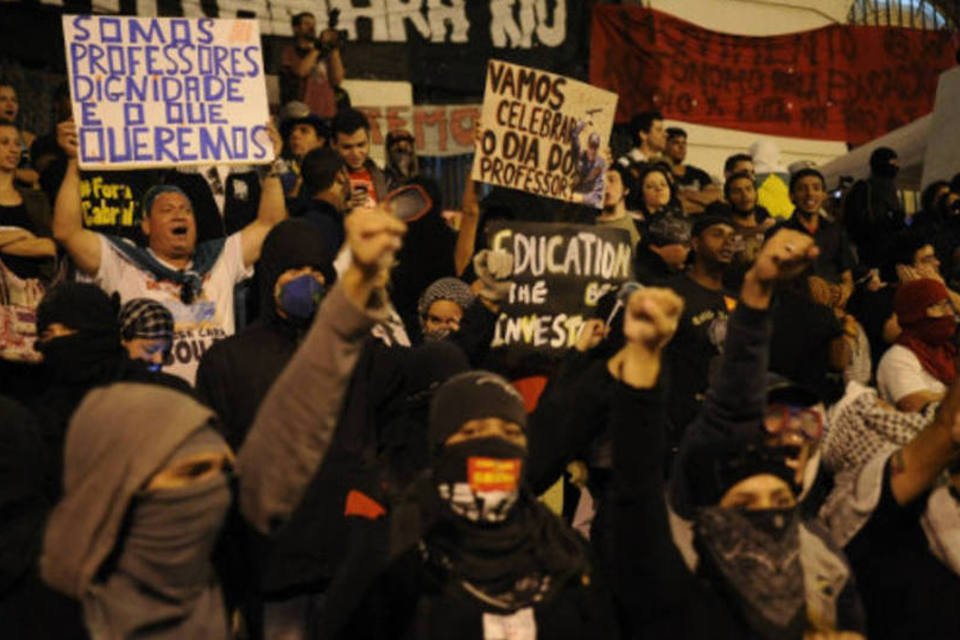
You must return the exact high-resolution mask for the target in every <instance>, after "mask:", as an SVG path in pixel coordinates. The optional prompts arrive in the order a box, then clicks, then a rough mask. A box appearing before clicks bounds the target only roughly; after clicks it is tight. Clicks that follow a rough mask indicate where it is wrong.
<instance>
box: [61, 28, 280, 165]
mask: <svg viewBox="0 0 960 640" xmlns="http://www.w3.org/2000/svg"><path fill="white" fill-rule="evenodd" d="M63 35H64V44H65V47H66V55H67V67H68V73H69V80H70V97H71V100H72V103H73V118H74V121H75V122H76V123H77V131H78V135H79V146H80V148H79V162H80V167H81V168H82V169H104V168H109V169H120V168H144V167H166V166H172V165H190V164H193V165H200V164H247V163H264V162H269V161H270V160H272V159H273V147H272V145H271V143H270V139H269V136H268V135H267V130H266V122H267V120H268V118H269V112H268V107H267V91H266V84H265V82H264V67H263V55H262V53H261V50H260V32H259V29H258V26H257V22H256V20H213V19H210V18H199V19H195V18H148V17H120V16H86V15H80V16H75V15H71V16H63Z"/></svg>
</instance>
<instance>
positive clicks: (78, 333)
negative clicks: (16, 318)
mask: <svg viewBox="0 0 960 640" xmlns="http://www.w3.org/2000/svg"><path fill="white" fill-rule="evenodd" d="M37 335H38V336H39V338H38V340H37V350H38V351H40V353H41V354H43V363H44V364H43V366H44V368H45V370H46V373H47V380H48V386H47V388H46V389H45V390H44V392H43V393H41V394H40V395H39V396H38V397H37V398H36V401H35V403H34V404H33V405H32V408H33V409H34V411H35V412H36V413H37V417H38V419H39V423H40V429H41V433H42V434H43V438H44V440H45V445H46V448H47V455H48V458H49V466H48V468H47V472H48V494H49V497H50V499H51V500H56V499H57V498H58V497H59V496H60V491H61V485H62V482H61V480H60V478H61V474H62V471H63V469H62V467H63V465H62V455H63V440H64V437H65V434H66V431H67V424H68V423H69V421H70V416H71V415H72V414H73V411H74V410H75V409H76V408H77V405H79V404H80V401H81V400H82V399H83V396H84V395H86V393H87V392H88V391H90V390H91V389H92V388H94V387H97V386H100V385H104V384H109V383H111V382H116V381H120V380H127V381H136V382H146V383H157V384H163V385H167V386H170V387H173V388H175V389H179V390H181V391H185V392H187V393H189V392H190V388H189V387H188V386H187V384H186V383H185V382H182V381H180V380H178V379H175V378H173V377H172V376H169V375H166V374H163V373H154V372H151V371H150V370H149V368H148V366H147V364H146V363H145V362H142V361H139V360H137V361H135V360H131V359H130V358H129V357H128V356H127V352H126V351H125V350H124V348H123V346H122V345H121V343H120V327H119V322H118V320H117V305H116V303H115V300H113V299H111V298H109V297H108V296H107V294H106V293H104V292H103V290H102V289H100V288H98V287H96V286H95V285H91V284H81V283H76V282H66V283H63V284H61V285H59V286H57V287H54V288H53V289H51V290H50V291H49V292H48V293H47V295H46V296H44V298H43V300H42V301H41V302H40V305H39V307H37Z"/></svg>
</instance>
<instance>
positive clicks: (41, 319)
mask: <svg viewBox="0 0 960 640" xmlns="http://www.w3.org/2000/svg"><path fill="white" fill-rule="evenodd" d="M117 311H118V310H117V305H116V304H115V303H114V301H113V300H111V298H110V297H109V296H107V294H106V293H104V292H103V290H102V289H100V287H97V286H96V285H92V284H85V283H79V282H65V283H63V284H60V285H58V286H56V287H54V288H53V289H51V290H50V291H48V292H47V294H46V295H45V296H44V297H43V300H41V301H40V305H39V306H38V307H37V336H38V338H37V342H36V349H37V351H39V352H40V353H42V354H43V362H44V367H45V368H46V370H47V372H48V373H49V375H50V377H51V379H53V380H57V381H59V382H66V383H82V382H89V381H98V380H103V379H107V378H109V377H110V376H111V374H113V373H114V372H115V371H116V369H117V367H118V366H119V365H120V363H121V362H123V361H124V360H125V359H126V354H125V352H124V350H123V346H122V345H121V343H120V324H119V321H118V319H117Z"/></svg>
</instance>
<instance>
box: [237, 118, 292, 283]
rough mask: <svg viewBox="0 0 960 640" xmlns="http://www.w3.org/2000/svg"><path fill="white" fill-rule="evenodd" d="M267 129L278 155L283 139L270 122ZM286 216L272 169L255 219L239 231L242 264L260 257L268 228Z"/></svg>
mask: <svg viewBox="0 0 960 640" xmlns="http://www.w3.org/2000/svg"><path fill="white" fill-rule="evenodd" d="M267 131H268V132H269V134H270V141H271V142H272V143H273V151H274V157H275V158H279V157H280V151H281V150H282V148H283V140H282V139H281V138H280V134H279V133H278V132H277V130H276V128H275V127H274V126H273V125H272V124H268V126H267ZM286 217H287V205H286V202H284V199H283V185H282V184H281V183H280V176H279V175H277V174H275V173H273V172H272V171H271V172H270V173H268V174H267V176H266V178H264V180H263V183H262V185H261V190H260V208H259V209H258V210H257V219H256V220H254V221H253V222H251V223H250V224H248V225H247V226H245V227H244V228H243V229H242V230H241V231H240V244H241V247H242V251H243V264H244V265H245V266H247V267H249V266H250V265H252V264H253V263H255V262H256V261H257V260H259V259H260V249H262V248H263V241H264V240H265V239H266V237H267V234H268V233H270V229H272V228H273V226H274V225H275V224H277V223H278V222H281V221H283V220H285V219H286Z"/></svg>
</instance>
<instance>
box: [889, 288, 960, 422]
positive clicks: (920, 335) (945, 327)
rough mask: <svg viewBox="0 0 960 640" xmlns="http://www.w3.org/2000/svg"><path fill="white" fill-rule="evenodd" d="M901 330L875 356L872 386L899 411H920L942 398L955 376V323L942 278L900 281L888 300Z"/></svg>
mask: <svg viewBox="0 0 960 640" xmlns="http://www.w3.org/2000/svg"><path fill="white" fill-rule="evenodd" d="M893 305H894V310H895V312H896V314H897V320H898V322H899V324H900V327H901V328H902V332H901V333H900V335H899V337H898V338H897V341H896V344H894V345H893V346H892V347H890V348H889V349H888V350H887V352H886V353H885V354H884V355H883V358H881V359H880V365H879V366H878V367H877V387H878V388H879V389H880V394H881V396H882V397H883V398H884V400H887V401H888V402H890V403H892V404H894V405H896V407H897V408H898V409H900V410H901V411H919V410H921V409H922V408H923V407H924V406H925V405H926V404H928V403H930V402H934V401H937V400H940V399H941V398H943V394H944V392H945V391H946V388H947V385H949V384H950V383H951V382H953V380H955V379H956V377H957V367H956V362H955V358H956V354H957V349H956V346H955V345H954V342H953V337H954V334H955V333H956V330H957V322H956V318H955V317H954V312H953V308H952V307H951V305H950V301H949V297H948V292H947V289H946V287H945V286H944V284H943V283H942V282H939V281H937V280H931V279H920V280H913V281H910V282H906V283H904V284H901V285H900V287H899V288H898V289H897V293H896V295H895V296H894V300H893Z"/></svg>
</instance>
